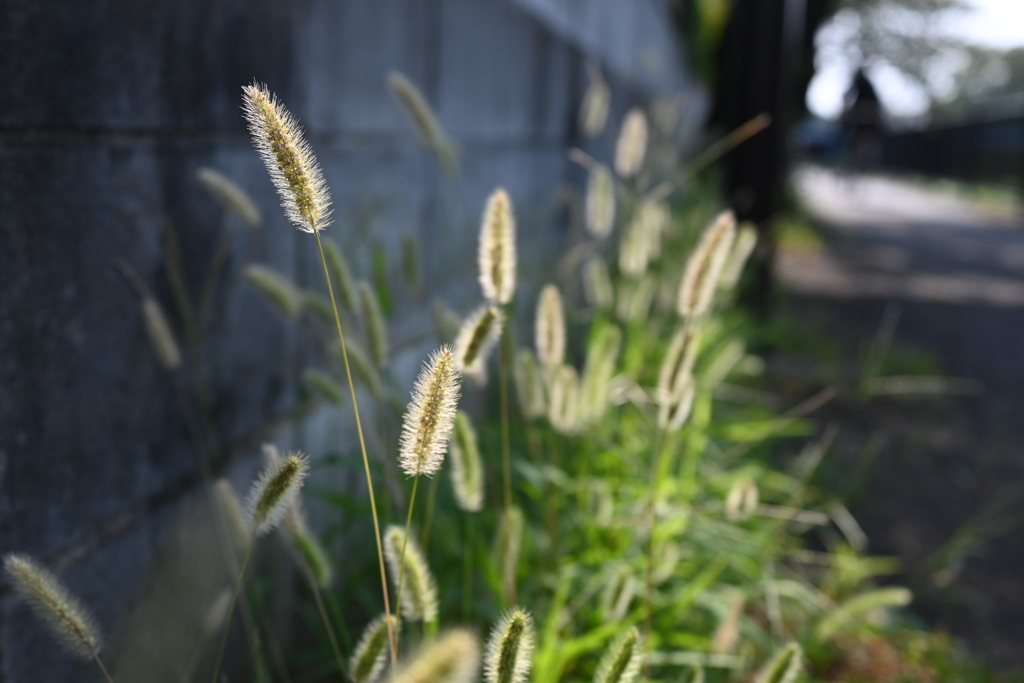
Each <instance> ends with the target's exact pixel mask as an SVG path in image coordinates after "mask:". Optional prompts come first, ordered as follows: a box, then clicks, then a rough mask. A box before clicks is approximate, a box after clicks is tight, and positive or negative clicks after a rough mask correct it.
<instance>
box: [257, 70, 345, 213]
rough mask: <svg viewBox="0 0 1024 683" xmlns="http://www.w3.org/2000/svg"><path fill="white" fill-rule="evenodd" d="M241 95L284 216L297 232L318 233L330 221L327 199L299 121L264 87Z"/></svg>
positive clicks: (314, 159) (318, 170) (324, 184)
mask: <svg viewBox="0 0 1024 683" xmlns="http://www.w3.org/2000/svg"><path fill="white" fill-rule="evenodd" d="M242 93H243V100H244V104H243V107H242V109H243V111H244V113H245V119H246V121H247V122H248V123H249V132H250V133H251V134H252V141H253V145H254V146H255V147H256V150H257V151H258V152H259V154H260V156H261V157H262V158H263V163H264V164H266V166H267V170H268V171H269V172H270V179H271V180H272V181H273V183H274V187H276V188H277V193H278V195H279V196H280V197H281V206H282V207H284V211H285V215H286V216H287V217H288V220H289V221H291V222H292V223H293V224H294V225H295V227H296V228H298V229H299V230H302V231H304V232H316V231H317V230H322V229H323V228H325V227H326V226H328V225H330V222H331V208H330V207H331V197H330V193H329V192H328V190H327V183H326V181H325V180H324V174H323V171H322V170H321V169H320V164H319V163H318V162H317V160H316V157H315V156H314V154H313V150H312V149H311V148H310V146H309V143H308V142H306V140H305V138H304V137H303V135H302V128H301V127H300V126H299V122H298V121H297V120H296V119H295V117H294V116H293V115H292V114H291V112H289V111H288V110H287V109H285V107H284V105H283V104H281V103H280V102H279V101H278V99H277V97H276V96H275V95H272V94H271V93H270V91H269V90H268V89H267V86H265V85H263V84H260V83H253V84H251V85H247V86H245V87H244V88H243V89H242Z"/></svg>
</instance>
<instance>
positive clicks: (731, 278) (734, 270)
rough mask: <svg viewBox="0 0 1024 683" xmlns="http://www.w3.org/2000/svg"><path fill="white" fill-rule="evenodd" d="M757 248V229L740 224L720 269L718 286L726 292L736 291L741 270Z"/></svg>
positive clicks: (751, 225)
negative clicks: (727, 256)
mask: <svg viewBox="0 0 1024 683" xmlns="http://www.w3.org/2000/svg"><path fill="white" fill-rule="evenodd" d="M755 247H757V228H755V227H754V225H753V224H752V223H742V224H741V225H740V227H739V231H738V232H737V233H736V240H735V242H734V243H733V246H732V251H731V252H729V258H728V259H727V260H726V262H725V267H724V268H723V269H722V277H721V280H720V284H719V286H720V287H721V288H722V289H723V290H726V291H731V290H733V289H736V285H737V284H739V281H740V276H741V275H742V274H743V268H744V266H746V265H747V260H748V259H749V258H750V256H751V254H753V253H754V248H755Z"/></svg>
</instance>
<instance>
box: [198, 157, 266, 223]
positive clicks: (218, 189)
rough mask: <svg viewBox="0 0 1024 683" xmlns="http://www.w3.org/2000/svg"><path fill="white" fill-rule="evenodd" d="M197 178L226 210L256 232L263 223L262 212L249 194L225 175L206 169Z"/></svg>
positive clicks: (202, 169)
mask: <svg viewBox="0 0 1024 683" xmlns="http://www.w3.org/2000/svg"><path fill="white" fill-rule="evenodd" d="M196 177H197V178H198V179H199V182H201V183H202V184H203V186H204V187H206V189H207V190H209V192H210V194H212V195H213V196H214V197H216V198H217V200H218V201H219V202H220V203H221V205H223V206H224V208H225V209H227V210H228V211H230V212H231V213H233V214H234V215H236V216H238V218H239V219H240V220H241V221H242V223H244V224H245V225H246V226H247V227H249V228H252V229H253V230H255V229H256V228H259V227H260V225H261V224H262V223H263V217H262V216H261V215H260V210H259V209H257V208H256V204H255V203H254V202H253V201H252V199H251V198H250V197H249V194H248V193H247V192H246V191H245V190H243V189H242V188H241V187H239V186H238V185H237V184H236V183H235V182H234V181H233V180H231V179H230V178H228V177H227V176H225V175H224V174H223V173H221V172H220V171H216V170H214V169H212V168H206V167H204V168H201V169H199V170H198V171H197V172H196Z"/></svg>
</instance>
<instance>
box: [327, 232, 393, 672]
mask: <svg viewBox="0 0 1024 683" xmlns="http://www.w3.org/2000/svg"><path fill="white" fill-rule="evenodd" d="M313 234H314V235H315V236H316V247H317V249H318V250H319V251H320V263H321V264H322V265H323V268H324V279H325V280H326V281H327V292H328V294H330V295H331V308H333V309H334V323H335V326H336V327H337V329H338V341H339V342H341V357H342V360H344V361H345V375H346V377H347V378H348V390H349V393H350V394H351V396H352V411H353V412H354V413H355V416H356V432H357V433H358V434H359V449H360V450H361V451H362V456H363V469H364V470H365V472H366V489H367V491H368V492H369V494H370V511H371V512H372V513H373V535H374V537H375V539H376V541H377V561H378V563H379V565H380V586H381V593H382V594H383V596H384V616H385V617H390V616H391V604H390V600H389V599H388V576H387V570H385V569H384V546H383V543H382V541H381V537H380V520H379V519H378V518H377V501H376V498H375V497H374V494H373V475H372V474H371V473H370V458H369V456H367V454H366V439H365V437H364V436H363V423H362V420H360V418H359V403H358V402H357V400H356V386H355V383H354V382H353V381H352V368H351V367H350V366H349V362H348V350H347V348H346V347H345V333H344V332H342V330H341V316H340V315H338V302H337V301H336V300H335V298H334V288H333V287H332V286H331V273H330V271H329V270H328V268H327V257H326V256H325V255H324V245H323V242H322V241H321V240H320V231H319V230H315V231H313ZM387 623H388V644H389V645H390V647H391V665H392V666H394V665H395V664H396V663H397V662H398V649H397V644H396V642H395V630H394V626H393V624H392V622H391V620H390V619H388V620H387Z"/></svg>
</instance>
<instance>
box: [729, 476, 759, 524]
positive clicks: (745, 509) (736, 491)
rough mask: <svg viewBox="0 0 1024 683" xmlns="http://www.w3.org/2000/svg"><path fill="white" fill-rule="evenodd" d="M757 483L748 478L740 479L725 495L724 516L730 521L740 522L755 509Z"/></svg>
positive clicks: (747, 517)
mask: <svg viewBox="0 0 1024 683" xmlns="http://www.w3.org/2000/svg"><path fill="white" fill-rule="evenodd" d="M757 502H758V492H757V484H755V483H754V482H753V481H751V480H750V479H740V480H739V481H737V482H736V483H735V484H733V485H732V488H731V489H729V495H727V496H726V497H725V516H726V518H728V520H729V521H730V522H742V521H744V520H746V519H749V518H750V516H751V515H752V514H754V513H755V512H756V511H757Z"/></svg>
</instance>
